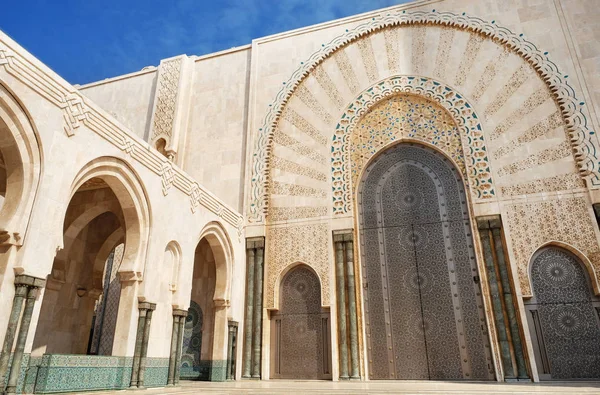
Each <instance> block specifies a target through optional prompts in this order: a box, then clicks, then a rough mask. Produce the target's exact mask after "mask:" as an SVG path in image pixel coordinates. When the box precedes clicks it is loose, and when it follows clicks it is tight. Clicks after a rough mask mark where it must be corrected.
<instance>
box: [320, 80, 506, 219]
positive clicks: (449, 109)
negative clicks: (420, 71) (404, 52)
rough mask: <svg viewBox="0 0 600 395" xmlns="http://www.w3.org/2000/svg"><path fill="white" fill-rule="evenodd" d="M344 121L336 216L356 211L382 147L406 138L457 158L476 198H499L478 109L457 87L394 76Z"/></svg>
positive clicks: (336, 168) (339, 131) (336, 161)
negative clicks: (364, 173) (362, 183)
mask: <svg viewBox="0 0 600 395" xmlns="http://www.w3.org/2000/svg"><path fill="white" fill-rule="evenodd" d="M400 92H409V93H414V94H417V95H420V96H415V95H411V94H408V93H400ZM393 95H396V96H393ZM387 97H391V98H387ZM386 98H387V99H386ZM375 103H377V104H375ZM373 104H375V106H373ZM341 119H342V120H341V121H340V123H339V124H338V126H337V128H336V131H335V135H334V138H333V146H332V156H331V161H332V163H331V165H332V177H333V180H332V189H333V212H334V214H346V213H348V212H351V210H352V195H353V193H354V190H355V187H356V184H357V178H358V176H359V174H360V172H361V170H362V168H363V167H364V165H365V164H366V163H367V162H368V160H369V159H370V158H371V157H372V156H373V155H374V154H375V153H376V152H377V150H378V149H380V148H382V147H383V146H385V145H386V144H388V143H390V142H393V141H396V140H398V139H400V138H410V139H414V140H420V141H423V142H426V143H429V144H432V145H435V146H437V147H439V148H440V149H441V150H442V151H443V152H445V153H446V154H447V155H448V156H450V157H451V158H452V159H454V161H455V162H456V163H457V164H458V166H460V168H461V171H462V172H463V174H465V175H466V176H467V177H465V178H467V179H468V180H469V182H470V184H471V190H472V193H473V198H475V199H485V198H490V197H493V196H495V191H494V187H493V182H492V176H491V170H490V165H489V162H488V157H487V150H486V147H485V140H484V137H483V130H482V127H481V124H480V123H479V121H478V118H477V115H476V114H475V112H474V110H473V107H472V106H471V105H470V104H469V103H468V102H467V101H466V100H465V98H464V97H462V96H461V95H460V94H458V93H456V92H454V91H452V90H451V88H449V87H447V86H445V85H443V84H441V83H439V82H436V81H433V80H430V79H427V78H420V77H407V76H398V77H392V78H389V79H386V80H384V81H382V82H380V83H378V84H377V85H375V86H374V87H372V88H369V89H368V90H367V91H365V92H363V93H362V94H361V95H360V96H359V97H358V98H357V99H356V100H355V101H354V102H353V103H352V104H351V105H350V106H348V108H347V109H346V112H345V113H344V114H343V115H342V117H341ZM455 121H456V122H457V123H458V125H457V124H455ZM461 142H462V145H461ZM463 147H464V148H463ZM465 157H466V158H467V159H466V160H465ZM349 159H350V160H349ZM348 163H351V166H350V168H351V176H349V174H348V172H349V170H350V169H349V166H348ZM465 164H466V166H467V168H465V167H464V166H465ZM350 180H351V181H350Z"/></svg>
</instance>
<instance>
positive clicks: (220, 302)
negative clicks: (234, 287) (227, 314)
mask: <svg viewBox="0 0 600 395" xmlns="http://www.w3.org/2000/svg"><path fill="white" fill-rule="evenodd" d="M213 302H214V305H215V308H216V309H224V308H226V307H229V300H227V299H215V300H214V301H213Z"/></svg>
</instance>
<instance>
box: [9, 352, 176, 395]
mask: <svg viewBox="0 0 600 395" xmlns="http://www.w3.org/2000/svg"><path fill="white" fill-rule="evenodd" d="M132 365H133V358H132V357H106V356H96V355H62V354H49V355H44V356H42V357H33V358H30V355H29V354H26V355H24V356H23V363H22V367H21V375H20V377H19V384H18V386H17V393H19V394H32V393H37V394H50V393H55V392H74V391H93V390H109V389H125V388H129V384H130V382H131V368H132ZM168 373H169V359H168V358H148V359H147V360H146V371H145V376H144V377H145V380H144V385H145V386H146V387H161V386H165V385H166V384H167V377H168Z"/></svg>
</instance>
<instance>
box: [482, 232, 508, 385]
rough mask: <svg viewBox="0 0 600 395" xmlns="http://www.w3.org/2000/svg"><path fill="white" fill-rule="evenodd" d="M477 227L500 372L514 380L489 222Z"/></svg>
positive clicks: (506, 377)
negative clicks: (494, 325) (494, 324)
mask: <svg viewBox="0 0 600 395" xmlns="http://www.w3.org/2000/svg"><path fill="white" fill-rule="evenodd" d="M477 226H478V228H479V238H480V240H481V247H482V249H483V257H484V261H485V268H486V272H487V279H488V286H489V289H490V297H491V300H492V309H493V312H494V321H495V323H496V334H497V336H498V343H499V345H500V358H501V359H502V368H503V369H502V370H503V371H504V378H505V379H509V380H510V379H514V378H515V374H514V372H513V370H514V369H513V363H512V357H511V352H510V347H511V346H510V341H509V338H508V332H507V329H506V317H505V314H504V313H505V309H504V306H503V305H502V295H501V285H500V284H499V283H498V276H497V272H496V263H497V262H496V260H495V256H494V248H493V245H492V238H491V237H490V236H491V232H490V227H489V221H488V220H478V221H477Z"/></svg>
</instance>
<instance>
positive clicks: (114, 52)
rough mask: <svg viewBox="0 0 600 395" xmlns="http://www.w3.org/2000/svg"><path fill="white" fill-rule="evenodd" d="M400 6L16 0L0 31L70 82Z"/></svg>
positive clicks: (386, 2) (280, 0)
mask: <svg viewBox="0 0 600 395" xmlns="http://www.w3.org/2000/svg"><path fill="white" fill-rule="evenodd" d="M406 2H407V0H214V1H206V0H105V1H98V0H23V1H5V2H4V3H5V4H3V5H2V6H1V14H2V18H1V19H0V30H3V31H4V32H5V33H7V34H8V35H9V36H11V37H12V38H13V39H14V40H16V41H17V42H18V43H19V44H20V45H22V46H23V47H25V48H26V49H27V50H28V51H30V52H31V53H33V55H35V56H36V57H37V58H39V59H40V60H41V61H42V62H44V63H45V64H47V65H48V66H49V67H50V68H52V69H53V70H54V71H56V72H57V73H58V74H60V75H61V76H62V77H63V78H65V79H66V80H67V81H69V82H71V83H73V84H84V83H88V82H92V81H98V80H101V79H104V78H108V77H114V76H117V75H121V74H125V73H130V72H134V71H138V70H141V69H142V68H143V67H144V66H149V65H158V63H159V61H160V59H164V58H168V57H170V56H174V55H179V54H183V53H185V54H188V55H203V54H207V53H211V52H215V51H220V50H223V49H228V48H231V47H235V46H239V45H245V44H249V43H250V42H251V41H252V39H254V38H259V37H263V36H267V35H270V34H275V33H280V32H283V31H287V30H291V29H296V28H299V27H304V26H309V25H313V24H315V23H320V22H325V21H329V20H332V19H337V18H343V17H346V16H350V15H354V14H359V13H361V12H366V11H371V10H375V9H378V8H383V7H389V6H391V5H395V4H401V3H406Z"/></svg>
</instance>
